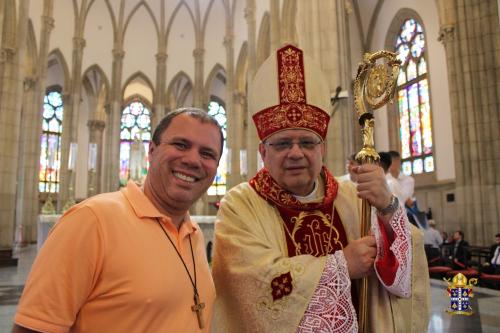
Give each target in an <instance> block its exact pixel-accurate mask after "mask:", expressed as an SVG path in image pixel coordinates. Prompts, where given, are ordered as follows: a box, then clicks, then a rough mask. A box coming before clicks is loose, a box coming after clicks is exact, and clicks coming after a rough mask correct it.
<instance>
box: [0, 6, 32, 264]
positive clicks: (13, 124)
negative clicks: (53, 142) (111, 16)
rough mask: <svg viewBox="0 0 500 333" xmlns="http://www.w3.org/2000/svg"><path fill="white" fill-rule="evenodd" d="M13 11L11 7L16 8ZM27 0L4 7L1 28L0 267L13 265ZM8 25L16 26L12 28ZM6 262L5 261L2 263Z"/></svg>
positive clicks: (15, 261)
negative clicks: (9, 14)
mask: <svg viewBox="0 0 500 333" xmlns="http://www.w3.org/2000/svg"><path fill="white" fill-rule="evenodd" d="M16 4H17V8H12V7H10V6H15V5H16ZM28 4H29V1H28V0H20V1H17V2H9V3H3V4H2V5H3V6H4V8H3V10H4V13H15V14H16V15H17V16H16V17H7V16H4V21H3V22H0V24H2V25H4V26H3V28H2V33H3V36H2V37H3V38H2V40H1V41H0V42H1V43H2V44H1V45H0V110H1V112H0V142H1V149H0V177H1V179H2V182H1V183H0V230H1V234H0V265H2V264H16V263H17V260H15V259H11V253H12V252H11V251H12V245H13V240H14V232H15V230H14V226H15V213H16V212H15V209H16V185H17V184H16V182H17V177H18V170H19V169H18V167H19V161H18V153H19V147H20V142H19V139H20V127H21V112H22V103H21V102H22V98H21V96H22V94H23V78H22V74H21V69H22V66H21V63H22V61H23V60H24V53H25V47H26V43H25V40H26V38H27V28H28ZM11 23H15V25H14V24H11ZM4 258H6V260H5V261H3V260H2V259H4Z"/></svg>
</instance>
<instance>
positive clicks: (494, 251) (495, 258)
mask: <svg viewBox="0 0 500 333" xmlns="http://www.w3.org/2000/svg"><path fill="white" fill-rule="evenodd" d="M481 271H482V272H484V273H487V274H500V233H498V234H496V235H495V244H493V245H492V246H491V247H490V256H489V258H488V262H486V263H485V264H484V265H483V267H482V269H481Z"/></svg>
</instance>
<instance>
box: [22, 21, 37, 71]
mask: <svg viewBox="0 0 500 333" xmlns="http://www.w3.org/2000/svg"><path fill="white" fill-rule="evenodd" d="M37 63H38V54H37V47H36V36H35V30H34V28H33V22H32V21H31V19H29V20H28V36H27V38H26V52H25V57H24V68H25V73H26V75H29V76H31V77H34V76H35V74H36V64H37Z"/></svg>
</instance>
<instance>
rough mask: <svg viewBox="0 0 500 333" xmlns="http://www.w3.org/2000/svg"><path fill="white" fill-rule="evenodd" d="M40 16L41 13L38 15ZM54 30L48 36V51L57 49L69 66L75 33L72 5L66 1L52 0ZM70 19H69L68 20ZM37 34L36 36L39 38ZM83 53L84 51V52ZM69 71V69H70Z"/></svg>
mask: <svg viewBox="0 0 500 333" xmlns="http://www.w3.org/2000/svg"><path fill="white" fill-rule="evenodd" d="M39 15H41V13H40V14H39ZM53 15H54V29H53V30H52V32H51V36H50V43H49V45H50V50H53V49H55V48H58V49H59V50H60V51H61V53H62V54H63V56H64V58H65V59H66V61H67V63H68V65H71V57H72V52H73V35H74V32H75V28H74V21H75V17H74V14H73V4H72V2H71V1H67V0H54V14H53ZM68 17H70V18H71V19H68ZM39 34H40V33H39V32H38V36H39ZM84 52H85V51H84ZM70 71H71V69H70Z"/></svg>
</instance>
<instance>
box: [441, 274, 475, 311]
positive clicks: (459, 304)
mask: <svg viewBox="0 0 500 333" xmlns="http://www.w3.org/2000/svg"><path fill="white" fill-rule="evenodd" d="M444 280H445V281H446V282H447V283H448V288H446V291H447V292H448V296H449V297H450V307H449V308H448V309H446V312H448V313H449V314H452V315H456V314H458V315H465V316H470V315H472V314H473V313H474V312H473V311H472V307H471V305H470V299H471V298H472V297H474V294H473V293H472V285H473V284H474V285H475V284H477V279H475V278H472V279H470V280H469V283H468V284H467V277H465V275H463V274H462V273H458V274H457V275H455V276H454V277H453V279H452V280H451V283H450V280H449V279H444Z"/></svg>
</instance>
